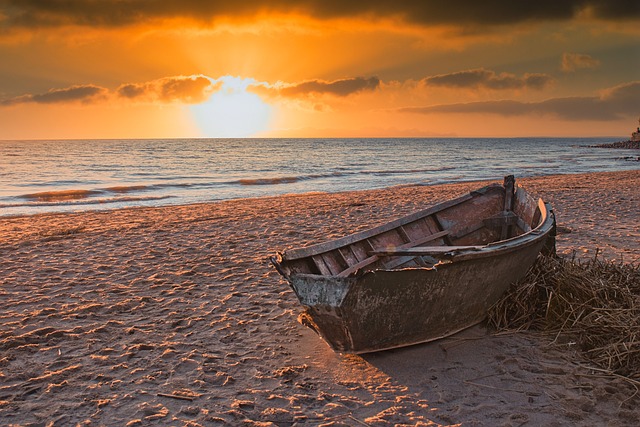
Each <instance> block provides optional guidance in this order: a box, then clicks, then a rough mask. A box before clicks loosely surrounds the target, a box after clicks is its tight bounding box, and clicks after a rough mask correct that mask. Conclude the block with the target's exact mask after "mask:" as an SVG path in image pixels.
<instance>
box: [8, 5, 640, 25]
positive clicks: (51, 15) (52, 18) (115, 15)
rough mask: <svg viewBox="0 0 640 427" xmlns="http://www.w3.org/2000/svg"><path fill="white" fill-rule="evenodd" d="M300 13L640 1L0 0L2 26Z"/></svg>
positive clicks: (468, 18)
mask: <svg viewBox="0 0 640 427" xmlns="http://www.w3.org/2000/svg"><path fill="white" fill-rule="evenodd" d="M269 11H275V12H285V13H295V12H297V13H302V14H306V15H309V16H313V17H316V18H319V19H327V18H349V17H372V16H373V17H389V16H395V17H400V18H403V19H405V20H407V21H412V22H415V23H419V24H454V25H455V24H459V25H469V24H476V25H502V24H514V23H519V22H525V21H547V20H566V19H571V18H572V17H575V16H576V15H577V14H579V13H582V12H584V11H589V12H590V13H591V14H593V15H594V16H596V17H599V18H603V19H609V20H630V19H638V18H639V17H640V3H639V2H638V1H637V0H562V1H558V0H537V1H535V2H534V1H526V2H521V1H513V0H491V1H477V0H449V1H446V2H443V1H439V0H397V1H394V2H390V1H388V0H352V1H344V0H299V1H292V0H269V1H264V0H262V1H261V0H244V1H241V2H233V1H228V0H224V1H223V0H200V1H198V0H144V1H141V0H119V1H97V0H0V17H2V16H3V15H4V16H5V17H6V18H5V19H4V21H2V20H0V25H1V26H4V27H13V26H19V27H38V26H43V27H46V26H59V25H69V24H72V25H85V26H106V27H115V26H123V25H130V24H134V23H142V22H147V21H150V20H156V19H165V18H174V17H180V18H191V19H196V20H200V21H202V22H203V23H206V22H210V21H211V20H212V19H215V18H216V17H242V16H257V15H258V14H259V13H261V12H269Z"/></svg>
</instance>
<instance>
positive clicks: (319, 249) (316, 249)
mask: <svg viewBox="0 0 640 427" xmlns="http://www.w3.org/2000/svg"><path fill="white" fill-rule="evenodd" d="M492 190H504V187H503V186H502V185H500V184H490V185H486V186H484V187H482V188H479V189H477V190H473V191H471V192H469V193H467V194H463V195H462V196H459V197H456V198H454V199H450V200H446V201H444V202H441V203H438V204H436V205H433V206H430V207H428V208H426V209H423V210H421V211H418V212H414V213H411V214H409V215H406V216H404V217H401V218H398V219H396V220H393V221H391V222H387V223H385V224H381V225H379V226H377V227H373V228H370V229H367V230H363V231H361V232H358V233H354V234H350V235H347V236H344V237H341V238H339V239H335V240H330V241H326V242H321V243H316V244H314V245H310V246H305V247H303V248H295V249H288V250H285V251H284V252H280V253H279V255H280V256H281V258H282V261H294V260H297V259H301V258H307V257H310V256H312V255H318V254H322V253H325V252H329V251H332V250H335V249H338V248H341V247H344V246H348V245H351V244H353V243H356V242H359V241H362V240H365V239H368V238H370V237H373V236H377V235H378V234H381V233H384V232H387V231H390V230H393V229H395V228H398V227H401V226H403V225H406V224H408V223H411V222H414V221H417V220H419V219H421V218H425V217H428V216H431V215H433V214H436V213H438V212H440V211H443V210H445V209H449V208H451V207H453V206H456V205H459V204H461V203H464V202H466V201H468V200H471V199H473V198H474V197H475V196H476V195H482V194H486V193H487V192H489V191H492Z"/></svg>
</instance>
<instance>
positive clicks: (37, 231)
mask: <svg viewBox="0 0 640 427" xmlns="http://www.w3.org/2000/svg"><path fill="white" fill-rule="evenodd" d="M519 183H520V184H523V185H524V186H526V187H527V188H528V189H529V190H531V191H532V192H533V193H536V194H539V195H541V196H543V197H544V198H545V199H546V200H549V201H550V202H552V204H553V206H554V209H555V212H556V214H557V217H558V222H559V231H560V232H561V234H560V235H559V237H558V250H559V252H560V253H563V254H571V253H572V252H573V251H574V250H575V251H577V252H576V253H577V254H578V255H579V256H587V257H589V256H592V255H593V249H594V248H596V247H598V248H600V249H601V250H602V255H600V256H605V257H607V258H613V259H623V260H625V261H626V262H631V261H636V262H638V260H639V259H640V231H639V222H638V218H639V217H640V190H639V189H640V171H631V172H620V173H597V174H587V175H566V176H552V177H541V178H530V179H523V180H521V181H519ZM477 187H478V184H477V183H464V184H453V185H443V186H438V187H415V186H414V187H403V188H395V189H386V190H376V191H364V192H357V193H342V194H314V195H304V196H288V197H274V198H264V199H254V200H239V201H228V202H222V203H211V204H202V205H190V206H178V207H164V208H154V209H125V210H118V211H109V212H101V213H80V214H63V215H38V216H30V217H16V218H0V297H1V300H2V308H1V310H0V425H22V426H50V425H51V426H73V425H89V426H93V425H96V426H98V425H106V426H143V425H144V426H146V425H163V426H164V425H176V426H181V425H185V426H186V425H189V426H200V425H202V426H216V425H249V426H251V425H259V426H262V425H276V426H293V425H313V426H315V425H333V426H338V425H347V426H364V425H370V426H387V425H459V424H462V425H464V426H501V425H502V426H523V425H528V426H538V425H545V426H562V425H578V426H595V425H599V426H600V425H602V426H606V425H611V426H627V425H628V426H632V425H640V409H638V408H639V406H638V405H639V404H640V398H639V396H638V395H635V396H634V393H635V392H636V390H635V389H634V387H633V386H632V385H631V384H629V383H627V382H625V381H623V380H622V379H620V378H616V377H611V376H607V375H605V374H603V373H601V372H598V371H595V370H592V369H590V368H589V367H588V363H587V362H586V361H584V360H583V359H581V358H580V356H579V355H578V354H576V353H575V349H573V348H572V347H571V346H568V347H567V348H556V347H549V346H548V345H547V343H548V338H546V337H541V336H537V335H534V334H531V333H520V334H507V335H495V334H492V333H491V332H490V331H487V330H486V329H484V328H483V327H475V328H471V329H469V330H467V331H465V332H463V333H461V334H458V335H456V336H454V337H450V338H447V339H444V340H441V341H438V342H435V343H431V344H425V345H419V346H413V347H409V348H404V349H398V350H393V351H387V352H382V353H376V354H371V355H366V356H363V357H360V356H348V355H340V354H335V353H333V352H332V351H331V350H330V349H329V347H328V346H327V345H326V344H324V342H322V341H321V340H320V339H319V338H318V337H317V336H316V335H315V334H314V333H313V332H312V331H311V330H309V329H307V328H305V327H303V326H301V325H300V324H299V323H297V321H296V317H297V314H298V313H299V311H300V307H299V305H298V302H297V300H296V298H295V296H294V294H293V292H291V291H290V290H289V288H288V286H287V285H286V283H284V282H283V281H282V280H281V279H280V277H279V276H278V275H277V274H276V272H275V271H274V270H273V269H272V268H270V266H269V264H268V261H267V257H268V256H269V255H271V254H272V253H273V252H274V251H275V250H279V249H284V248H286V247H295V246H301V245H304V244H307V243H309V242H317V241H320V240H326V239H330V238H334V237H338V236H342V235H344V234H346V233H348V232H352V231H356V230H359V229H364V228H369V227H371V226H375V225H377V224H380V223H383V222H386V221H387V220H388V219H390V218H392V217H398V216H401V215H403V214H406V213H409V212H412V211H414V210H417V209H420V208H422V207H424V206H425V205H430V204H433V203H435V202H438V201H442V200H445V199H448V198H450V197H451V196H452V195H458V194H462V193H465V192H467V191H469V190H470V189H473V188H477ZM354 224H355V227H354Z"/></svg>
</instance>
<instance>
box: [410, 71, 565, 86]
mask: <svg viewBox="0 0 640 427" xmlns="http://www.w3.org/2000/svg"><path fill="white" fill-rule="evenodd" d="M552 81H553V78H552V77H551V76H549V75H547V74H525V75H524V76H522V77H516V76H515V75H513V74H509V73H501V74H497V73H496V72H495V71H491V70H485V69H477V70H466V71H458V72H455V73H450V74H441V75H437V76H432V77H427V78H425V79H423V82H424V83H425V84H427V85H430V86H444V87H453V88H487V89H493V90H504V89H523V88H530V89H544V88H545V87H546V86H548V85H549V84H550V83H551V82H552Z"/></svg>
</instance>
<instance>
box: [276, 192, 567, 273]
mask: <svg viewBox="0 0 640 427" xmlns="http://www.w3.org/2000/svg"><path fill="white" fill-rule="evenodd" d="M434 207H436V206H434ZM538 208H539V209H540V223H539V224H538V225H537V226H536V227H535V228H533V229H531V230H529V231H527V232H525V233H523V234H520V235H518V236H515V237H511V238H509V239H505V240H498V241H496V242H491V243H488V244H486V245H475V246H457V247H455V248H452V249H451V250H449V251H445V252H443V253H442V254H438V255H436V256H435V258H437V259H439V260H440V261H441V262H440V263H438V264H436V265H435V266H433V267H409V268H407V269H412V270H433V269H434V268H436V269H437V268H439V267H440V266H442V265H447V264H450V263H453V262H458V261H464V260H469V259H479V258H485V257H491V256H496V255H504V254H507V253H510V252H514V251H517V250H522V249H526V248H528V247H529V246H532V245H534V244H536V243H538V242H539V240H541V239H546V238H547V237H548V236H549V233H550V232H551V231H552V229H553V224H554V222H555V219H554V215H553V208H552V207H551V204H549V203H545V202H544V201H543V200H542V199H541V198H539V199H538ZM401 219H404V218H401ZM372 230H373V229H372ZM366 231H370V230H366ZM347 237H349V236H347ZM416 248H419V247H416ZM416 248H412V249H407V250H404V251H403V252H398V254H397V255H399V256H409V255H412V252H411V251H412V250H414V249H416ZM438 248H442V249H446V248H447V246H446V245H445V246H438ZM414 254H415V255H416V256H417V255H427V254H428V253H427V252H422V253H420V251H419V249H417V250H414ZM278 255H279V256H280V257H281V259H280V260H275V259H273V258H272V262H273V263H274V265H276V268H277V269H278V271H281V269H280V266H279V265H278V264H279V263H280V262H282V261H283V260H284V261H286V260H287V259H285V258H283V257H282V254H278ZM429 255H432V254H429ZM381 256H387V255H385V254H381ZM400 270H405V269H396V270H392V269H384V268H380V269H375V270H367V271H361V272H360V273H357V272H356V273H355V274H352V275H349V276H346V277H341V276H338V275H322V274H309V273H294V274H283V276H285V277H287V278H292V277H301V278H302V277H305V278H309V279H313V278H324V279H327V278H331V279H336V280H339V279H340V280H344V279H354V278H356V277H358V276H362V275H364V274H368V273H375V272H377V271H400ZM281 274H282V272H281Z"/></svg>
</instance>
